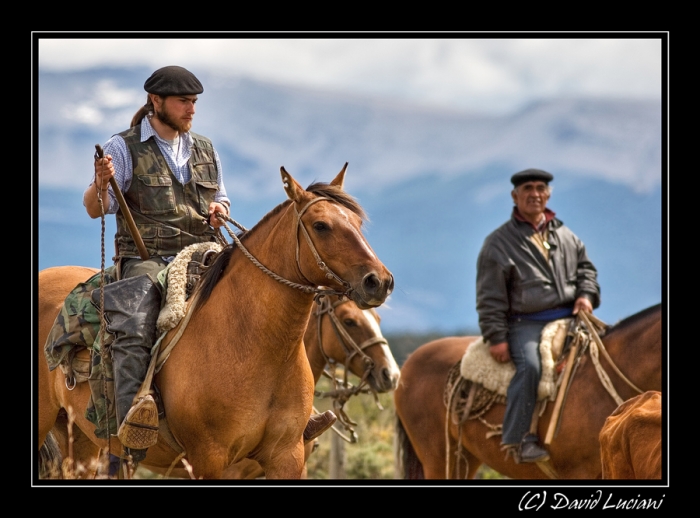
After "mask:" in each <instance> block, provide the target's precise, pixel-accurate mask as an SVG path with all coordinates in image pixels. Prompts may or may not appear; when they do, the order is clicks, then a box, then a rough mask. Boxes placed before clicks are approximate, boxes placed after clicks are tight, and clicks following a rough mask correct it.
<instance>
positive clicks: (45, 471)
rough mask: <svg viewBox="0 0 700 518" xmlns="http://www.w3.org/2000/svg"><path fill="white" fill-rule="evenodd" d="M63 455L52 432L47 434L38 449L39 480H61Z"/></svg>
mask: <svg viewBox="0 0 700 518" xmlns="http://www.w3.org/2000/svg"><path fill="white" fill-rule="evenodd" d="M62 464H63V455H62V454H61V448H59V446H58V441H57V440H56V437H55V436H54V434H53V432H49V433H48V434H47V435H46V439H44V444H42V445H41V448H39V478H44V479H46V478H62V475H61V473H62V472H61V466H62Z"/></svg>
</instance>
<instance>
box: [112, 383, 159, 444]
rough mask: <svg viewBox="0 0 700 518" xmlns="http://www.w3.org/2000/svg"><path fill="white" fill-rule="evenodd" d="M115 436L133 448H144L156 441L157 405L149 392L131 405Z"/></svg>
mask: <svg viewBox="0 0 700 518" xmlns="http://www.w3.org/2000/svg"><path fill="white" fill-rule="evenodd" d="M117 436H118V437H119V440H120V441H121V443H122V444H123V445H124V446H125V447H127V448H130V449H133V450H144V449H147V448H150V447H151V446H153V445H154V444H156V443H157V442H158V406H157V405H156V402H155V400H154V399H153V396H151V395H150V394H149V395H148V396H145V397H143V398H141V399H139V400H138V401H137V402H136V404H135V405H134V406H132V407H131V409H130V410H129V412H128V413H127V414H126V417H125V418H124V422H123V423H122V425H121V426H120V427H119V432H118V433H117Z"/></svg>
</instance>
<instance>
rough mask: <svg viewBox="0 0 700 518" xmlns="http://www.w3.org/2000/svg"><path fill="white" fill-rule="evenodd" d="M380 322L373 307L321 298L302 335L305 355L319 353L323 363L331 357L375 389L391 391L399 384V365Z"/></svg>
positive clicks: (346, 300)
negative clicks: (361, 307)
mask: <svg viewBox="0 0 700 518" xmlns="http://www.w3.org/2000/svg"><path fill="white" fill-rule="evenodd" d="M318 319H321V321H320V324H321V328H320V330H319V328H318V324H319V322H318ZM379 322H380V317H379V314H378V313H377V312H376V311H375V310H374V309H365V310H363V309H360V308H358V307H357V304H355V303H354V302H353V301H351V300H348V299H339V298H338V297H331V298H324V299H323V300H322V301H321V304H319V305H318V306H317V308H316V312H315V314H314V315H312V318H311V321H310V323H309V328H308V331H307V336H306V337H305V338H304V342H305V343H307V354H308V355H309V356H310V357H311V356H312V355H315V354H318V353H319V352H320V353H322V354H323V356H324V362H325V361H326V359H330V360H332V361H334V362H335V363H338V364H343V365H345V366H346V367H347V368H348V370H349V371H350V372H352V373H353V374H355V375H356V376H357V377H358V378H360V379H362V380H364V381H366V382H367V383H369V386H370V387H371V389H372V390H374V391H375V392H388V391H390V390H394V389H395V388H396V387H397V385H398V383H399V375H400V371H399V366H398V365H397V364H396V360H395V359H394V356H393V355H392V354H391V350H390V349H389V344H388V342H387V341H386V339H385V338H384V336H383V335H382V331H381V329H380V327H379ZM312 348H313V349H317V350H310V349H312Z"/></svg>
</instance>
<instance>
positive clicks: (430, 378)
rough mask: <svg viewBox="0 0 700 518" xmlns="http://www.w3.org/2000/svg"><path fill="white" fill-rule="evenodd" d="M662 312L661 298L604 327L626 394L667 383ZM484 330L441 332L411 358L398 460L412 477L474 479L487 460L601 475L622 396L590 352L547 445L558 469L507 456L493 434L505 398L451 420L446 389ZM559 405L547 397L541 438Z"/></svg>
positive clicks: (575, 475) (524, 473)
mask: <svg viewBox="0 0 700 518" xmlns="http://www.w3.org/2000/svg"><path fill="white" fill-rule="evenodd" d="M661 316H662V308H661V305H660V304H659V305H655V306H652V307H650V308H647V309H645V310H643V311H640V312H638V313H636V314H634V315H632V316H630V317H627V318H625V319H624V320H622V321H620V322H619V323H617V324H616V325H614V326H611V327H608V329H607V330H606V331H605V332H604V333H603V335H602V343H603V346H604V348H605V350H606V351H607V354H608V355H609V358H610V359H611V360H612V362H613V363H614V365H615V366H616V367H613V366H611V365H610V363H609V361H608V360H607V359H606V358H604V356H605V355H604V354H603V353H602V352H601V358H600V364H601V366H602V367H603V368H604V369H605V371H606V372H607V374H608V377H609V380H610V382H611V383H612V386H613V387H614V390H615V391H616V393H617V394H618V395H619V397H620V398H621V399H622V400H627V399H629V398H632V397H634V396H636V395H637V394H638V393H639V392H640V391H642V392H643V391H647V390H661V385H662V324H661V322H662V320H661ZM478 338H479V337H475V336H471V337H470V336H462V337H447V338H441V339H438V340H434V341H432V342H428V343H426V344H423V345H422V346H420V347H418V348H417V349H416V350H415V351H414V352H413V353H412V354H411V355H409V357H408V358H407V359H406V361H405V362H404V364H403V366H402V368H401V381H400V383H399V386H398V387H397V388H396V390H395V391H394V402H395V407H396V418H397V420H396V426H397V429H396V432H397V438H398V439H397V440H398V444H399V446H398V452H397V455H398V459H397V460H398V462H399V464H400V465H401V466H402V470H403V476H404V478H406V479H447V478H449V479H473V478H474V477H475V476H476V473H477V470H478V468H479V467H480V466H481V464H486V465H488V466H490V467H491V468H493V469H494V470H496V471H497V472H499V473H501V474H502V475H505V476H506V477H509V478H512V479H546V478H548V477H549V478H558V479H599V478H601V476H602V474H601V461H600V443H599V439H598V434H599V433H600V430H601V429H602V427H603V424H604V423H605V420H606V418H607V417H608V416H609V415H610V414H611V413H612V412H613V411H614V410H615V408H616V407H617V406H618V403H617V402H616V401H615V399H614V398H613V397H612V396H611V393H609V391H608V390H607V389H606V388H605V386H604V384H603V383H602V381H601V378H600V377H599V373H598V372H597V370H596V366H595V362H594V361H592V359H591V357H590V355H589V354H586V355H584V356H582V357H581V359H580V362H579V364H578V366H577V367H576V370H575V372H574V375H573V378H572V381H571V385H570V387H569V391H568V393H567V396H566V399H565V402H564V405H563V407H561V408H562V409H561V418H560V422H559V428H558V432H557V433H556V434H555V435H554V437H553V439H552V441H551V444H549V445H548V447H547V449H548V451H549V453H550V461H549V462H550V464H549V466H551V468H553V471H552V472H550V474H545V472H544V471H543V470H542V469H540V467H538V466H537V464H533V463H529V464H528V463H521V464H517V463H515V461H514V460H513V458H512V457H508V458H506V455H505V453H504V452H503V451H502V450H501V449H500V442H501V437H500V435H491V436H488V437H487V434H489V432H491V431H492V430H493V427H494V426H495V425H499V424H501V423H502V422H503V414H504V412H505V404H502V403H497V404H494V405H493V406H492V407H491V408H490V409H489V410H488V411H487V412H486V413H484V414H483V415H481V417H480V418H478V419H468V420H466V421H464V422H463V423H462V425H461V426H458V425H457V424H455V422H454V421H453V419H450V420H449V424H447V422H448V421H447V419H446V418H447V415H446V412H447V410H446V405H445V403H444V394H445V388H446V382H447V378H448V373H449V372H450V371H451V369H452V368H453V367H454V366H455V364H456V363H458V362H460V361H461V359H462V357H463V356H464V353H465V351H466V349H467V347H468V346H469V344H471V343H472V342H475V341H476V340H477V339H478ZM617 370H619V374H618V373H617V372H616V371H617ZM620 374H621V375H620ZM624 378H627V381H629V382H631V384H632V385H633V386H634V388H633V387H632V386H630V383H628V382H627V381H625V379H624ZM554 406H555V405H552V404H547V406H546V408H545V411H544V413H543V414H542V416H541V417H540V419H539V422H538V429H539V434H540V438H541V439H544V438H545V437H546V433H547V431H548V425H549V421H550V418H551V416H552V412H553V407H554ZM446 425H447V426H446ZM458 438H461V442H459V443H458ZM448 452H449V453H448ZM448 455H450V468H451V469H450V473H449V474H448V472H447V469H446V460H447V458H448ZM457 456H459V457H457Z"/></svg>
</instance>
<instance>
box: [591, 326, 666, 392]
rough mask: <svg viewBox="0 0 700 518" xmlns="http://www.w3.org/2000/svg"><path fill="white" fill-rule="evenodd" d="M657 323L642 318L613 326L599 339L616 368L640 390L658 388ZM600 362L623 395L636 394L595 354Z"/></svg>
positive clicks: (659, 364)
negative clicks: (616, 327) (626, 324)
mask: <svg viewBox="0 0 700 518" xmlns="http://www.w3.org/2000/svg"><path fill="white" fill-rule="evenodd" d="M659 326H660V324H655V323H654V322H653V320H652V321H649V320H647V321H642V322H639V323H637V325H633V326H631V327H630V328H628V329H624V328H623V329H615V330H613V331H611V332H609V333H608V334H607V335H605V336H604V337H603V339H602V342H603V345H604V347H605V349H606V351H607V353H608V355H609V356H610V359H611V360H612V361H613V363H614V364H615V366H616V367H617V369H619V371H620V372H621V373H622V374H623V375H624V376H625V377H626V378H627V379H628V380H629V381H630V382H631V383H633V384H634V385H635V386H636V387H637V388H639V389H640V390H643V391H645V390H660V379H661V377H660V373H661V330H660V327H659ZM599 357H600V361H601V364H602V365H603V366H604V368H605V370H606V372H608V375H609V376H610V379H611V380H612V382H613V384H614V385H615V387H618V391H619V393H620V396H621V397H622V398H623V399H628V398H629V397H632V396H635V395H637V392H636V391H635V390H634V389H633V388H632V387H630V386H629V384H627V383H626V382H624V380H622V379H621V377H620V376H619V375H618V374H617V373H616V372H614V370H613V369H612V368H611V367H610V366H609V365H608V362H607V360H605V359H603V353H602V352H601V353H600V354H599Z"/></svg>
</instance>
